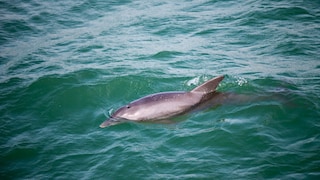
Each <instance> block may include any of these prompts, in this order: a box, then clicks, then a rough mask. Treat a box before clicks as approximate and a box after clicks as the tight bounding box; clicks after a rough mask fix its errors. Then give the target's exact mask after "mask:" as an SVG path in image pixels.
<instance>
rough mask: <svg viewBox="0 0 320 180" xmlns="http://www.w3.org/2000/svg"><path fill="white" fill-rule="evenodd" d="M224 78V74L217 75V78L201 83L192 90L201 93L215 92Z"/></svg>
mask: <svg viewBox="0 0 320 180" xmlns="http://www.w3.org/2000/svg"><path fill="white" fill-rule="evenodd" d="M223 78H224V76H218V77H215V78H213V79H211V80H209V81H207V82H205V83H203V84H201V85H200V86H198V87H196V88H194V89H193V90H192V91H191V92H193V93H201V94H207V93H211V92H214V91H215V90H216V88H217V86H218V85H219V83H220V82H221V81H222V80H223Z"/></svg>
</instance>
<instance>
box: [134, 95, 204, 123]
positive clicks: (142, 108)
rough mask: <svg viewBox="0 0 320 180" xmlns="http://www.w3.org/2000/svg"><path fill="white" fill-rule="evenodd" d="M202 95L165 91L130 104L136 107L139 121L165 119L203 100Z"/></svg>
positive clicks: (181, 112)
mask: <svg viewBox="0 0 320 180" xmlns="http://www.w3.org/2000/svg"><path fill="white" fill-rule="evenodd" d="M201 98H202V95H200V94H193V93H190V92H165V93H157V94H151V95H149V96H146V97H143V98H141V99H138V100H135V101H133V102H131V103H129V104H128V106H131V107H134V108H136V109H135V111H136V112H139V115H138V116H137V114H135V117H139V118H138V119H133V118H131V119H132V120H137V121H144V120H150V119H152V120H157V119H165V118H168V117H172V116H177V115H180V114H183V113H184V112H186V111H188V110H189V109H190V108H192V107H193V106H194V105H195V104H198V103H199V102H200V101H201Z"/></svg>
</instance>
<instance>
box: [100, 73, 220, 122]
mask: <svg viewBox="0 0 320 180" xmlns="http://www.w3.org/2000/svg"><path fill="white" fill-rule="evenodd" d="M223 78H224V76H218V77H216V78H213V79H211V80H209V81H207V82H205V83H203V84H202V85H200V86H198V87H196V88H194V89H193V90H192V91H189V92H181V91H178V92H162V93H156V94H151V95H148V96H145V97H142V98H140V99H138V100H135V101H132V102H131V103H129V104H127V105H125V106H123V107H121V108H119V109H118V110H116V111H115V112H114V113H113V114H112V115H111V117H110V118H109V119H107V120H106V121H104V122H103V123H102V124H101V125H100V127H101V128H104V127H107V126H111V125H115V124H119V123H121V122H125V121H135V122H150V121H152V122H157V121H159V122H161V121H163V120H167V119H170V118H174V117H177V116H180V115H183V114H185V113H188V112H190V111H194V110H197V109H202V108H203V107H204V106H208V105H213V104H214V103H213V102H218V101H213V99H215V98H218V99H221V97H220V96H221V93H219V92H216V88H217V86H218V85H219V83H220V81H222V80H223ZM222 98H223V97H222Z"/></svg>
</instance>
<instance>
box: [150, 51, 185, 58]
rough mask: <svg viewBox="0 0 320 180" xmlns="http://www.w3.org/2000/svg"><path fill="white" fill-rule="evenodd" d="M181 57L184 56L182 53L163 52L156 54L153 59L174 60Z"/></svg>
mask: <svg viewBox="0 0 320 180" xmlns="http://www.w3.org/2000/svg"><path fill="white" fill-rule="evenodd" d="M179 55H182V53H181V52H176V51H161V52H158V53H156V54H154V55H153V56H152V58H156V59H162V58H172V57H175V56H179Z"/></svg>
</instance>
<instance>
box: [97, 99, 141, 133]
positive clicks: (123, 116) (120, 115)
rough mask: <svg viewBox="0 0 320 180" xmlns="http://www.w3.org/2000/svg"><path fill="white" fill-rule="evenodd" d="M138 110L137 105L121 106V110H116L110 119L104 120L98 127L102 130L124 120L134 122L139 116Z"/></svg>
mask: <svg viewBox="0 0 320 180" xmlns="http://www.w3.org/2000/svg"><path fill="white" fill-rule="evenodd" d="M138 110H139V106H137V105H131V104H128V105H125V106H122V107H121V108H119V109H118V110H116V111H115V112H114V113H112V115H111V116H110V118H108V119H107V120H105V121H104V122H103V123H102V124H101V125H100V127H101V128H104V127H107V126H112V125H116V124H119V123H122V122H124V121H126V120H136V119H137V116H139V111H138Z"/></svg>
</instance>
